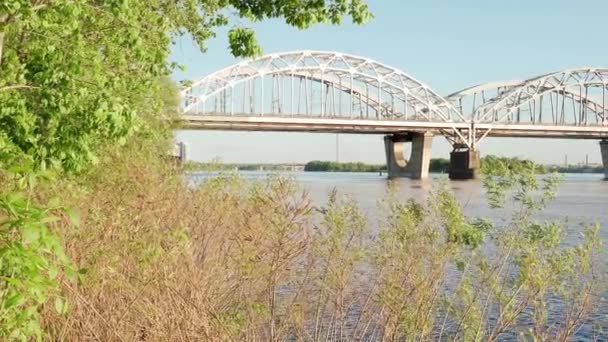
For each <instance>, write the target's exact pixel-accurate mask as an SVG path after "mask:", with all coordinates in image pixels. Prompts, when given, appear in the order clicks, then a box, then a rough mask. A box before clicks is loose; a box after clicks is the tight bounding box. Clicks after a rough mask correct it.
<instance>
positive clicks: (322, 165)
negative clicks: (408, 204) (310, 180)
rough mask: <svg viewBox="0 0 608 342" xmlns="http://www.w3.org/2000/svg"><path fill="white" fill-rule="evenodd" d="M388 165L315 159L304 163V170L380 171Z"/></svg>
mask: <svg viewBox="0 0 608 342" xmlns="http://www.w3.org/2000/svg"><path fill="white" fill-rule="evenodd" d="M385 170H386V165H373V164H365V163H361V162H357V163H338V162H333V161H322V160H313V161H310V162H308V163H306V165H304V171H311V172H380V171H385Z"/></svg>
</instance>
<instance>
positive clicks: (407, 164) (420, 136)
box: [384, 133, 433, 179]
mask: <svg viewBox="0 0 608 342" xmlns="http://www.w3.org/2000/svg"><path fill="white" fill-rule="evenodd" d="M407 142H411V143H412V148H411V154H410V158H409V160H406V159H405V156H404V155H403V153H404V152H405V143H407ZM432 144H433V135H432V134H431V133H406V134H392V135H387V136H385V137H384V149H385V152H386V167H387V169H388V178H412V179H426V178H428V176H429V164H430V161H431V146H432Z"/></svg>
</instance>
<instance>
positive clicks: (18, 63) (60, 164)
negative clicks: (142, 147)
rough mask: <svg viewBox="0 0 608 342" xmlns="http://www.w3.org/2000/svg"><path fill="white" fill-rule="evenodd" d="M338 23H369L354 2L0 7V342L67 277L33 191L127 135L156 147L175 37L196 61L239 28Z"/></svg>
mask: <svg viewBox="0 0 608 342" xmlns="http://www.w3.org/2000/svg"><path fill="white" fill-rule="evenodd" d="M345 15H349V16H351V17H352V18H353V21H354V22H356V23H362V22H363V21H365V20H367V19H368V18H369V17H370V14H369V13H368V11H367V7H366V6H365V4H364V3H363V1H362V0H328V1H308V0H280V1H277V0H255V1H250V0H247V1H244V0H151V1H128V0H4V1H2V2H0V181H1V182H0V186H2V190H3V192H2V193H0V217H1V218H2V226H1V227H0V338H1V339H3V340H4V339H21V340H28V339H31V338H32V337H34V336H38V338H40V336H41V331H40V329H38V326H39V324H38V315H37V313H38V311H39V310H40V307H41V306H42V305H44V303H45V302H46V301H47V300H48V299H49V298H51V297H52V293H53V291H54V289H55V288H56V285H57V282H58V281H57V279H58V277H60V276H58V274H65V273H66V271H68V268H69V267H68V261H67V260H66V258H65V256H64V255H63V251H62V249H61V245H60V243H59V241H58V239H57V238H56V235H55V234H54V233H53V232H52V231H51V230H49V229H48V226H49V221H52V220H51V219H50V218H49V217H50V215H48V214H47V212H48V208H47V206H46V204H44V203H39V202H38V199H37V198H36V196H35V193H36V192H35V191H34V186H33V185H34V184H35V183H34V182H33V180H36V179H42V178H39V177H37V175H40V174H49V175H52V174H55V175H68V176H70V175H78V174H82V173H84V172H86V171H87V170H88V169H90V166H91V165H92V164H94V163H96V162H97V161H98V159H99V158H100V156H101V153H102V151H104V150H106V149H111V148H112V147H115V146H120V145H124V144H126V143H127V141H128V139H129V137H131V136H133V135H134V134H136V133H137V134H139V136H140V137H142V138H143V139H139V140H138V141H139V142H143V143H144V144H148V143H150V144H153V143H159V142H160V143H161V144H162V143H163V142H164V143H166V139H165V140H164V141H163V139H157V138H158V137H159V135H160V137H161V138H162V137H165V138H166V137H167V136H168V134H167V133H168V132H169V130H168V128H170V125H168V124H167V121H168V120H166V119H168V118H169V119H170V114H171V113H172V112H175V109H176V108H177V102H176V95H177V89H176V88H175V87H174V86H173V85H172V84H171V82H168V81H167V80H168V79H167V76H168V75H169V74H170V73H171V71H172V70H173V68H175V67H177V65H174V64H172V63H170V62H169V53H170V50H171V43H172V42H174V41H175V39H176V38H177V37H179V36H180V35H185V34H188V35H190V36H191V37H192V39H193V40H194V41H195V42H196V43H197V44H198V45H199V47H200V48H201V49H202V50H204V49H205V43H206V41H207V40H208V39H209V38H211V37H213V36H214V34H215V33H214V31H215V29H216V28H218V27H220V26H225V25H228V24H229V23H230V22H231V21H233V20H235V19H237V20H238V19H239V18H245V19H248V20H251V21H259V20H264V19H268V18H284V19H285V21H286V22H287V23H288V24H290V25H293V26H296V27H298V28H307V27H309V26H310V25H312V24H315V23H321V22H330V23H334V24H337V23H339V22H340V21H341V19H342V17H343V16H345ZM228 39H229V41H230V47H231V50H232V53H233V54H234V55H235V56H238V57H247V56H252V55H256V54H259V53H261V48H260V47H259V46H258V44H257V42H256V39H255V35H254V33H253V31H251V30H249V29H246V28H243V27H233V28H232V29H231V30H230V31H229V34H228ZM161 113H162V114H167V115H166V116H163V115H161ZM146 138H150V139H146ZM165 148H168V146H165ZM56 298H57V302H56V303H57V305H56V307H57V309H58V311H63V309H64V308H65V305H63V304H62V303H61V300H60V298H58V297H56Z"/></svg>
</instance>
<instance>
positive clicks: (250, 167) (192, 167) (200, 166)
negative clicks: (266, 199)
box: [185, 161, 297, 171]
mask: <svg viewBox="0 0 608 342" xmlns="http://www.w3.org/2000/svg"><path fill="white" fill-rule="evenodd" d="M295 167H297V165H295ZM185 168H186V169H187V170H189V171H232V170H239V171H259V170H264V171H290V170H292V169H293V168H294V165H290V164H224V163H219V162H215V163H214V162H211V163H203V162H195V161H188V162H187V163H186V164H185Z"/></svg>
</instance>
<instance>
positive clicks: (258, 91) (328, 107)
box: [182, 51, 469, 144]
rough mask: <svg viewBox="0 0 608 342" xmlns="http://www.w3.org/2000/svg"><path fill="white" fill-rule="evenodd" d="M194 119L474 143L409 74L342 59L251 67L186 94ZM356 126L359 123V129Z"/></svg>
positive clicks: (295, 58) (231, 70)
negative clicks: (350, 125)
mask: <svg viewBox="0 0 608 342" xmlns="http://www.w3.org/2000/svg"><path fill="white" fill-rule="evenodd" d="M182 108H183V110H184V113H185V114H187V115H199V116H202V115H204V116H231V117H252V116H257V117H271V118H309V119H344V120H352V121H356V120H358V121H361V120H366V121H375V122H392V123H399V122H411V123H414V125H415V126H416V125H418V126H420V127H425V124H424V123H425V122H427V123H429V122H430V123H436V125H434V127H435V126H436V127H435V128H436V129H437V130H440V131H442V132H444V134H447V135H449V136H452V137H455V138H456V139H459V140H461V141H462V142H464V143H465V144H468V143H469V140H468V137H467V136H465V135H463V134H461V132H462V128H463V127H466V124H467V118H466V117H465V116H464V115H462V113H460V111H459V110H458V109H457V108H456V107H455V106H453V105H452V103H451V102H450V101H448V100H447V99H445V98H444V97H443V96H441V95H439V94H437V93H436V92H435V91H433V90H432V89H431V88H430V87H429V86H427V85H426V84H424V83H422V82H420V81H418V80H417V79H415V78H413V77H412V76H410V75H408V74H406V73H405V72H403V71H400V70H398V69H395V68H392V67H389V66H387V65H384V64H382V63H379V62H376V61H374V60H371V59H368V58H363V57H358V56H353V55H349V54H343V53H337V52H323V51H295V52H286V53H276V54H270V55H266V56H263V57H260V58H257V59H253V60H248V61H243V62H240V63H238V64H235V65H232V66H230V67H227V68H225V69H222V70H220V71H217V72H215V73H212V74H210V75H208V76H206V77H204V78H202V79H200V80H198V81H196V82H194V83H193V84H192V85H191V86H190V87H188V88H187V89H184V90H183V91H182ZM352 121H351V122H352Z"/></svg>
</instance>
